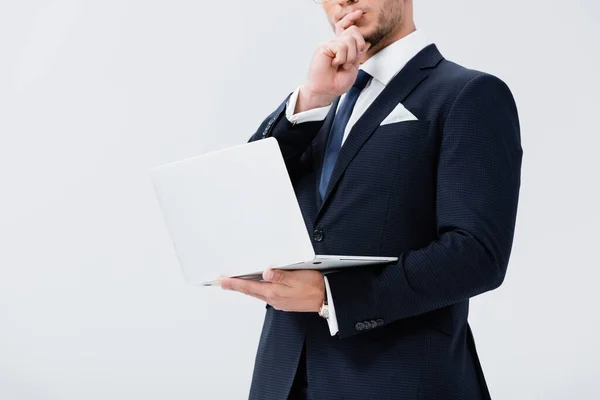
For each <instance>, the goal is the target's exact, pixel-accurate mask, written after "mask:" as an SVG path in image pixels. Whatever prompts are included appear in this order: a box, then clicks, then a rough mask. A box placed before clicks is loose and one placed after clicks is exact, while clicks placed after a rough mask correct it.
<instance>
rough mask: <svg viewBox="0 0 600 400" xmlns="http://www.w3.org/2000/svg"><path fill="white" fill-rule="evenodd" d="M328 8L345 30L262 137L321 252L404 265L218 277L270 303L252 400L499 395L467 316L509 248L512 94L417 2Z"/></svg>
mask: <svg viewBox="0 0 600 400" xmlns="http://www.w3.org/2000/svg"><path fill="white" fill-rule="evenodd" d="M323 9H324V11H325V13H326V14H327V18H328V20H329V22H330V24H331V26H332V27H333V28H334V31H335V37H334V38H333V39H331V40H329V41H327V42H325V43H322V44H320V45H319V46H318V47H317V49H316V51H315V53H314V56H313V59H312V62H311V64H310V68H309V71H308V77H307V80H306V82H305V83H304V84H303V85H301V86H300V87H299V88H297V89H296V90H295V91H294V92H293V93H291V94H290V95H289V96H288V97H287V98H286V99H285V100H284V101H283V102H282V103H281V105H280V106H279V107H278V108H277V109H276V110H275V112H273V113H272V114H271V115H270V116H269V117H268V118H267V119H266V120H265V121H264V122H263V123H262V124H261V126H260V127H259V129H258V131H257V132H256V133H255V134H254V135H253V136H252V137H251V138H250V141H255V140H260V139H263V138H265V137H271V136H272V137H274V138H276V139H277V141H278V143H279V147H280V149H281V153H282V155H283V158H284V160H285V163H286V167H287V170H288V173H289V176H290V179H291V180H292V183H293V185H294V188H295V192H296V195H297V198H298V201H299V204H300V206H301V209H302V213H303V216H304V220H305V223H306V226H307V229H308V232H309V234H310V236H311V237H312V240H313V246H314V249H315V251H316V252H317V254H340V255H343V254H357V255H365V256H397V257H398V261H397V262H394V263H388V264H385V265H380V266H369V267H357V268H353V269H348V270H344V271H343V272H336V273H331V274H327V275H326V276H323V275H322V274H321V273H320V272H317V271H281V270H267V271H265V273H264V279H265V281H266V282H257V281H247V280H243V279H233V278H224V279H222V280H221V285H222V287H223V288H224V289H229V290H235V291H238V292H242V293H245V294H247V295H250V296H254V297H256V298H259V299H262V300H264V301H265V302H266V303H267V311H266V316H265V321H264V326H263V330H262V336H261V339H260V343H259V346H258V352H257V356H256V363H255V368H254V375H253V379H252V386H251V389H250V398H251V399H260V400H271V399H272V400H281V399H411V400H412V399H442V400H454V399H456V400H465V399H468V400H470V399H489V398H490V393H489V390H488V387H487V385H486V381H485V379H484V375H483V371H482V368H481V365H480V363H479V359H478V356H477V352H476V348H475V343H474V340H473V335H472V333H471V329H470V327H469V324H468V322H467V317H468V311H469V299H470V298H471V297H473V296H476V295H478V294H480V293H483V292H486V291H489V290H492V289H495V288H497V287H498V286H499V285H500V284H501V283H502V282H503V280H504V277H505V274H506V270H507V264H508V261H509V256H510V252H511V247H512V241H513V232H514V227H515V218H516V211H517V202H518V195H519V188H520V169H521V159H522V154H523V152H522V148H521V144H520V131H519V121H518V116H517V109H516V106H515V102H514V100H513V97H512V95H511V92H510V90H509V88H508V87H507V86H506V85H505V84H504V82H503V81H501V80H500V79H499V78H497V77H495V76H493V75H490V74H486V73H483V72H479V71H475V70H472V69H467V68H465V67H462V66H460V65H458V64H455V63H453V62H451V61H448V60H446V59H445V58H444V57H443V56H442V55H441V53H440V51H439V50H438V48H437V47H436V46H435V44H433V43H431V42H430V41H429V40H428V38H427V36H426V35H425V33H424V32H423V31H421V30H417V29H416V28H415V24H414V21H413V1H412V0H353V1H352V0H329V1H325V2H323ZM265 201H268V198H267V199H265Z"/></svg>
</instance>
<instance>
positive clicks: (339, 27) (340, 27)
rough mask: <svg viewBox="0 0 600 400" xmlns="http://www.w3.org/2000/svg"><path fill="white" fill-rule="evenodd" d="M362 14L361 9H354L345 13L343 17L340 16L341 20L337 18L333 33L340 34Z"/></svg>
mask: <svg viewBox="0 0 600 400" xmlns="http://www.w3.org/2000/svg"><path fill="white" fill-rule="evenodd" d="M362 15H363V12H362V10H356V11H353V12H351V13H349V14H346V15H345V16H344V18H342V19H341V20H339V22H337V23H336V24H335V35H336V36H340V35H341V34H342V33H344V31H345V30H346V29H348V28H349V27H350V26H352V25H354V23H355V22H356V21H358V20H359V19H360V18H361V17H362Z"/></svg>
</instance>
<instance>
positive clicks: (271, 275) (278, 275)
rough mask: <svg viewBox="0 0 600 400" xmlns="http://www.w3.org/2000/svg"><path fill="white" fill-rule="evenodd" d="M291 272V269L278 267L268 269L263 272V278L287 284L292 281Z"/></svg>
mask: <svg viewBox="0 0 600 400" xmlns="http://www.w3.org/2000/svg"><path fill="white" fill-rule="evenodd" d="M291 272H292V271H282V270H280V269H268V270H266V271H265V272H263V279H264V280H265V281H267V282H271V283H278V284H280V285H285V286H289V284H290V283H291V281H292V279H291V278H292V274H291Z"/></svg>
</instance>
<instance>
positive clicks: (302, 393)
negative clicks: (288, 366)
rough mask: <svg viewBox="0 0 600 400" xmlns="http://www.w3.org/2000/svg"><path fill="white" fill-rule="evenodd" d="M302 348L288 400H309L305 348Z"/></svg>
mask: <svg viewBox="0 0 600 400" xmlns="http://www.w3.org/2000/svg"><path fill="white" fill-rule="evenodd" d="M305 346H306V345H305ZM305 346H303V347H302V354H301V355H300V361H299V362H298V369H297V370H296V376H295V378H294V383H292V388H291V389H290V395H289V397H288V400H310V398H309V397H308V377H307V375H306V347H305Z"/></svg>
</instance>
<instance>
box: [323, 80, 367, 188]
mask: <svg viewBox="0 0 600 400" xmlns="http://www.w3.org/2000/svg"><path fill="white" fill-rule="evenodd" d="M369 79H371V75H369V74H368V73H366V72H365V71H363V70H362V69H361V70H359V71H358V76H357V77H356V81H355V82H354V85H353V86H352V87H351V88H350V90H348V93H346V96H344V101H343V102H342V104H341V105H340V107H339V108H338V110H337V113H336V114H335V119H334V120H333V124H332V126H331V132H330V133H329V141H328V142H327V149H326V150H325V160H324V161H323V169H322V170H321V182H320V183H319V193H321V199H325V193H326V192H327V186H328V185H329V179H331V173H332V172H333V167H334V166H335V162H336V161H337V158H338V155H339V154H340V149H341V148H342V139H343V138H344V131H345V130H346V125H348V120H349V119H350V116H351V115H352V110H353V109H354V105H355V104H356V100H357V99H358V95H359V94H360V92H362V90H363V89H364V88H365V86H367V83H368V82H369Z"/></svg>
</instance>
